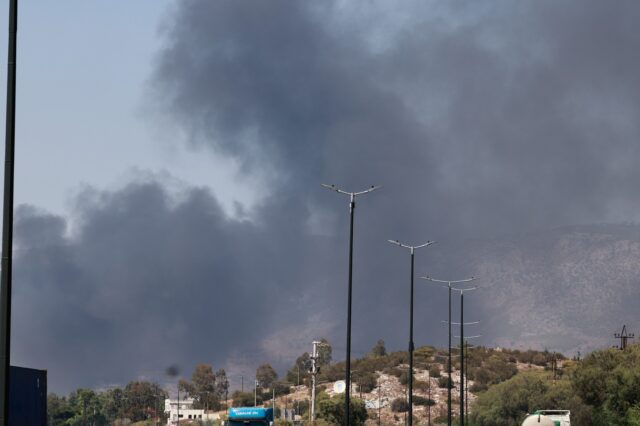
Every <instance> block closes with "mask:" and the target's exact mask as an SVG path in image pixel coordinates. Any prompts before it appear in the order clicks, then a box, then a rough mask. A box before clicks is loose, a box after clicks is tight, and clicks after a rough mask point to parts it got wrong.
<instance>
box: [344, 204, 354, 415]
mask: <svg viewBox="0 0 640 426" xmlns="http://www.w3.org/2000/svg"><path fill="white" fill-rule="evenodd" d="M355 209H356V200H355V196H354V195H353V194H351V201H350V202H349V215H350V225H349V295H348V297H347V300H348V301H347V303H348V306H347V355H346V369H347V371H346V372H345V381H346V385H347V391H346V392H345V393H344V412H345V420H344V421H345V425H346V426H348V425H349V419H350V414H351V413H350V411H351V401H350V399H351V296H352V292H353V291H352V290H353V214H354V211H355Z"/></svg>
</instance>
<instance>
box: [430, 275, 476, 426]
mask: <svg viewBox="0 0 640 426" xmlns="http://www.w3.org/2000/svg"><path fill="white" fill-rule="evenodd" d="M422 278H423V279H425V280H428V281H431V282H434V283H441V284H446V286H442V287H444V288H446V289H448V290H449V321H448V325H449V360H448V363H447V373H448V376H447V377H448V379H449V380H448V383H447V425H448V426H451V425H452V420H453V419H452V417H451V416H452V412H451V386H452V383H453V380H452V379H451V324H452V323H451V290H452V289H453V287H452V286H451V285H452V284H461V283H468V282H470V281H473V280H474V279H475V278H474V277H471V278H466V279H464V280H456V281H447V280H437V279H435V278H431V277H422Z"/></svg>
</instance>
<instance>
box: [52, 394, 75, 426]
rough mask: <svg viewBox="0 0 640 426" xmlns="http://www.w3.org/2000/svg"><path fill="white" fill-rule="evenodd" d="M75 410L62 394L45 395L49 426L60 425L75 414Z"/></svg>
mask: <svg viewBox="0 0 640 426" xmlns="http://www.w3.org/2000/svg"><path fill="white" fill-rule="evenodd" d="M75 414H76V413H75V411H74V410H73V408H72V407H71V405H70V404H69V401H67V398H65V397H64V396H62V397H60V396H58V395H56V394H55V393H50V394H49V395H47V415H48V417H49V426H62V425H64V424H65V423H66V422H67V420H69V419H71V418H72V417H73V416H74V415H75Z"/></svg>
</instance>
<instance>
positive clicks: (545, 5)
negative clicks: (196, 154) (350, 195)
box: [14, 0, 640, 390]
mask: <svg viewBox="0 0 640 426" xmlns="http://www.w3.org/2000/svg"><path fill="white" fill-rule="evenodd" d="M639 12H640V5H637V4H636V3H634V2H622V3H618V4H617V5H616V7H615V8H614V7H611V5H608V4H604V3H601V2H595V1H590V2H581V3H580V4H578V3H575V2H563V3H558V2H552V1H538V2H530V3H526V4H523V3H513V2H507V1H504V2H492V3H491V5H486V4H483V5H479V4H469V5H465V4H462V3H457V2H453V3H452V2H441V1H431V2H407V3H403V5H402V6H401V7H399V6H397V5H394V7H393V8H392V7H391V6H388V4H386V3H385V2H339V1H336V2H323V3H322V4H318V3H315V2H296V1H274V2H268V3H267V2H251V1H238V0H234V1H218V2H210V1H206V0H183V1H180V2H176V3H175V5H174V7H173V9H172V13H171V14H170V15H168V16H167V19H166V22H165V24H164V26H163V32H162V37H163V40H164V47H163V49H162V50H161V51H160V52H159V53H158V57H157V64H156V69H155V73H154V75H153V76H152V83H151V84H152V87H153V96H151V97H150V99H149V102H153V103H155V104H157V105H159V109H160V110H161V111H162V113H163V117H162V118H163V119H168V120H170V121H171V122H172V123H174V124H175V125H176V126H178V127H180V128H181V129H183V130H184V132H185V133H186V134H188V135H190V138H189V140H188V144H189V147H190V148H192V149H199V150H202V151H203V152H204V151H205V150H211V151H212V152H214V153H215V154H216V155H219V156H224V157H227V158H233V159H234V160H236V161H239V162H240V164H241V165H242V168H241V173H242V174H243V175H247V176H252V177H254V178H257V179H260V180H261V181H262V182H264V183H265V186H266V187H268V193H267V194H266V195H265V197H264V198H263V199H262V200H260V201H259V202H258V203H257V204H256V205H255V206H254V207H253V208H252V209H251V210H249V211H243V212H242V214H239V215H238V216H236V217H229V216H227V215H225V214H224V213H223V211H222V210H221V209H220V207H219V204H218V201H217V200H216V199H215V198H214V197H213V196H212V195H211V193H210V192H209V191H208V190H207V189H206V188H184V190H183V193H182V194H181V195H180V196H179V197H175V196H171V195H169V192H168V190H167V189H166V188H165V186H164V184H163V183H162V181H161V180H153V179H152V180H150V181H145V182H132V183H131V184H130V185H128V186H126V187H124V188H121V189H118V190H112V191H100V190H90V191H88V192H87V193H85V194H83V195H82V196H81V197H79V198H78V200H77V213H76V214H77V216H78V218H80V225H79V226H78V228H77V229H76V230H75V231H74V233H73V235H72V236H67V235H66V233H65V232H66V226H67V225H66V223H67V222H66V219H65V218H61V217H54V216H51V215H49V214H47V213H46V212H40V211H37V210H34V209H32V208H26V207H25V208H22V209H21V210H19V212H18V217H17V219H18V221H17V230H16V237H17V245H18V248H19V250H20V251H19V253H18V256H17V259H16V262H17V265H16V290H15V291H16V296H15V297H16V302H15V308H14V318H15V319H14V325H15V332H14V358H17V359H18V360H23V361H24V362H23V364H30V365H34V366H41V367H43V368H48V369H49V370H50V376H51V377H52V381H53V383H54V389H55V387H58V388H60V389H65V390H68V389H70V388H71V387H73V386H76V385H97V384H104V383H110V382H112V381H119V380H126V379H128V378H131V377H132V376H136V375H148V376H151V377H153V376H154V375H156V374H158V373H157V372H158V371H160V372H161V371H163V368H164V367H166V366H167V365H169V364H172V363H175V362H177V363H179V364H181V365H189V364H193V363H195V362H200V361H210V362H213V363H214V364H215V365H216V366H218V365H223V364H225V363H228V365H231V366H232V367H233V366H235V368H238V369H240V365H243V364H244V363H247V364H251V363H252V362H253V361H254V360H255V359H256V358H257V359H259V360H265V358H269V360H270V361H272V362H273V363H274V364H279V365H283V364H286V363H288V362H290V360H291V359H292V357H295V355H297V354H299V353H300V352H302V351H304V350H309V347H308V344H309V342H310V341H311V339H312V338H315V337H319V336H321V335H323V336H326V337H329V338H330V340H331V341H332V342H333V343H334V345H335V351H334V356H335V357H336V358H341V357H342V356H343V348H342V345H343V340H344V327H343V323H344V317H345V314H344V312H345V305H346V301H345V295H346V288H345V285H346V272H347V269H346V268H347V264H346V262H347V259H346V254H347V226H348V223H347V219H348V215H347V213H348V209H347V200H346V199H344V198H338V196H337V195H335V194H332V193H329V192H327V191H324V190H322V189H321V188H320V186H319V184H320V183H321V182H326V183H335V184H338V185H339V186H344V187H346V188H347V189H353V190H359V189H362V188H364V187H367V186H369V185H371V184H382V185H384V188H383V189H382V190H381V191H379V192H377V193H374V194H371V195H367V196H366V197H363V198H362V199H360V200H358V207H357V209H356V214H357V217H356V256H355V292H354V296H355V298H356V300H355V304H354V324H353V329H354V339H355V340H354V344H355V347H356V348H359V350H362V351H364V350H367V349H368V348H369V347H370V346H371V345H372V344H373V342H375V341H376V340H377V339H378V338H384V339H385V340H387V342H388V345H389V346H390V347H405V346H406V336H405V330H406V322H407V320H408V313H407V312H406V306H407V304H408V289H407V285H408V266H409V265H408V262H409V259H408V256H407V254H406V253H404V252H402V251H400V250H399V249H398V248H397V247H392V246H390V245H389V244H387V243H386V240H387V239H388V238H394V239H395V238H398V239H400V240H406V241H407V242H409V243H412V242H415V243H420V242H423V241H424V240H427V239H429V240H438V241H439V244H438V245H435V246H433V247H429V248H427V249H423V251H421V252H419V253H418V258H417V259H418V260H417V273H418V274H421V275H427V274H428V275H432V276H437V277H442V278H447V277H451V278H453V279H456V278H460V277H465V276H467V275H471V274H478V275H480V276H481V278H482V280H483V281H484V284H485V287H486V288H485V289H484V290H482V292H483V293H480V292H478V294H477V295H473V296H470V297H469V302H468V307H469V314H468V318H471V319H475V318H473V317H476V318H479V319H482V320H484V321H485V324H486V325H483V326H482V327H481V328H482V329H481V330H480V331H479V332H480V333H481V334H483V335H485V336H486V338H485V342H486V343H487V344H493V343H500V342H509V343H514V344H524V345H526V344H528V343H532V344H536V345H545V344H549V345H551V344H558V345H560V344H561V343H556V341H557V339H556V337H554V336H556V335H557V334H560V335H562V333H565V332H567V330H569V331H571V330H573V327H576V329H577V330H580V334H578V337H579V339H578V340H579V341H576V342H575V343H574V342H570V344H567V345H568V346H565V347H560V348H558V349H563V350H566V349H572V348H577V347H583V342H585V341H588V342H589V343H587V345H589V344H595V343H591V342H595V341H593V340H591V339H592V338H593V335H594V333H598V335H599V333H600V332H601V330H593V329H591V328H589V327H587V326H586V325H585V324H587V323H588V322H585V323H581V322H580V319H581V318H582V317H581V316H580V315H585V316H589V315H590V312H589V311H588V310H584V309H581V308H580V307H577V308H576V306H573V307H572V310H571V312H572V313H571V316H567V317H562V318H560V317H558V318H556V319H553V320H552V321H553V324H555V325H554V326H553V327H550V328H549V327H546V328H544V327H541V328H544V330H545V333H547V332H548V333H552V334H554V333H555V334H554V336H551V337H549V338H548V340H545V339H547V337H545V336H541V335H535V333H534V334H533V335H532V334H531V333H532V331H531V330H534V329H536V328H537V327H535V326H533V325H532V324H531V323H529V324H524V323H523V324H520V323H517V321H515V320H514V319H513V318H514V316H505V315H507V314H505V312H508V311H510V310H518V309H520V307H522V306H525V305H528V304H530V303H531V302H532V300H533V301H534V302H535V303H543V302H545V301H548V297H547V294H546V293H545V294H540V293H536V294H531V293H527V292H524V291H520V290H523V289H528V290H530V291H531V292H537V291H538V290H536V289H539V291H544V290H545V289H548V288H550V287H547V286H546V283H547V282H546V281H545V286H543V285H542V284H541V280H539V279H536V278H538V277H540V278H544V280H553V281H555V280H560V281H561V282H562V283H563V284H564V286H563V287H562V288H565V289H567V293H566V294H561V295H560V296H559V297H560V298H562V297H568V296H567V295H571V289H580V288H582V287H579V286H577V283H579V282H584V281H583V277H584V276H585V275H587V274H591V273H593V271H592V270H591V269H589V268H590V267H593V266H592V265H591V266H589V265H587V266H589V267H586V266H585V269H583V270H576V269H572V270H570V271H567V270H566V265H567V264H565V263H561V264H558V265H557V269H556V270H555V272H554V274H556V275H548V274H546V272H544V271H547V270H548V268H549V264H550V263H549V262H551V263H553V262H554V261H555V262H558V261H559V260H561V259H563V258H562V257H560V256H559V257H553V256H552V257H545V256H542V255H539V254H540V253H545V252H546V250H547V249H546V247H547V245H548V244H555V243H557V242H558V241H560V240H562V238H559V237H558V238H556V237H553V238H552V239H551V240H549V241H551V242H548V241H546V240H544V238H543V237H540V238H533V239H532V238H525V237H522V238H520V237H518V238H514V239H511V240H509V241H507V242H506V240H505V239H506V238H507V237H508V236H513V235H526V234H527V233H531V232H534V231H540V230H548V229H553V228H557V227H560V226H565V225H576V224H584V223H601V222H618V221H637V220H638V214H637V212H638V211H640V209H639V207H640V202H639V201H640V198H639V197H637V195H636V189H635V188H634V183H636V182H638V180H639V178H640V176H639V174H640V169H639V168H638V167H637V166H636V164H635V163H636V162H635V159H636V158H638V155H639V154H640V152H639V150H640V145H638V143H637V140H638V137H639V136H640V129H638V124H637V123H640V121H639V120H638V118H639V117H638V116H639V111H640V93H639V90H640V60H638V57H637V55H636V54H635V52H637V49H638V44H639V41H640V40H639V37H640V36H639V35H638V33H637V31H636V30H635V23H636V22H637V18H638V17H639ZM212 185H213V186H215V185H224V183H223V182H213V183H212ZM629 229H634V228H629ZM567 232H568V231H567ZM568 234H571V233H570V232H568ZM538 235H548V234H544V233H542V234H538ZM571 235H572V234H571ZM563 238H564V237H563ZM567 238H569V239H571V238H573V237H571V236H569V237H567ZM612 238H613V237H612ZM614 240H615V241H613V240H612V241H611V242H610V244H609V245H599V244H600V242H601V241H600V240H599V239H598V237H594V236H591V237H588V236H587V237H585V238H584V239H583V240H581V241H582V242H581V243H580V244H577V243H576V244H573V243H572V244H570V245H569V247H572V250H571V254H566V253H565V254H566V255H567V256H570V257H571V259H574V260H575V257H576V256H577V257H578V258H580V257H581V256H586V255H588V253H593V251H594V250H600V249H601V248H602V247H605V248H606V249H605V254H602V256H603V257H602V258H600V259H606V256H610V257H611V259H613V260H614V261H613V263H609V262H608V261H606V260H602V262H603V264H608V265H610V264H622V263H624V264H628V263H627V262H630V259H632V258H633V253H635V250H636V249H635V248H634V247H635V246H633V244H631V243H629V244H631V245H632V246H633V247H631V246H630V248H629V250H628V251H623V252H620V251H618V250H617V249H616V247H619V245H618V244H622V243H619V242H616V241H625V237H624V236H616V237H615V238H614ZM514 241H515V242H514ZM571 241H573V242H574V243H575V240H571ZM510 244H511V245H510ZM532 244H533V245H534V246H535V245H536V244H539V246H535V247H532V246H531V245H532ZM550 252H551V251H550ZM534 253H535V254H534ZM582 272H584V274H585V275H583V274H582ZM612 273H614V274H623V275H624V276H625V280H627V281H625V282H627V284H625V285H622V286H620V287H619V290H620V291H621V292H623V294H625V293H624V292H633V291H635V290H633V285H632V284H631V283H633V282H635V281H636V280H637V277H638V275H637V274H634V273H633V271H632V269H628V270H627V269H625V270H624V272H620V270H619V269H614V270H612ZM514 277H518V278H517V279H516V278H514ZM523 277H524V278H523ZM616 277H618V275H616ZM569 278H570V279H569ZM602 278H603V279H604V277H602ZM563 280H564V281H563ZM483 281H480V282H479V284H480V285H481V286H482V285H483ZM515 282H517V283H521V284H518V286H519V287H517V288H515V287H513V286H514V285H515V284H514V283H515ZM418 285H420V286H421V287H420V288H419V290H418V292H417V310H418V313H417V317H416V321H417V325H416V341H417V342H419V343H435V344H442V343H443V340H442V338H443V336H444V330H443V329H442V327H440V324H439V322H440V320H441V319H444V317H445V315H446V311H445V307H444V303H443V302H444V301H445V294H444V290H442V291H441V290H440V289H438V288H431V287H427V285H426V284H422V283H418ZM616 285H617V284H616ZM589 289H590V290H589V291H593V296H592V297H591V296H589V297H586V298H584V299H580V298H578V299H576V298H571V297H569V298H567V299H564V300H566V301H567V303H569V302H571V303H574V304H576V303H579V304H580V305H581V306H582V305H583V304H587V303H589V302H590V301H592V300H593V299H594V298H598V299H599V300H605V301H611V303H612V304H613V301H615V300H617V299H615V298H614V297H613V296H612V293H613V291H612V290H611V288H603V287H597V286H595V287H593V288H592V287H589ZM516 290H517V291H516ZM576 291H580V290H576ZM589 294H591V293H589ZM627 294H628V293H627ZM474 297H476V298H477V300H478V301H479V303H477V304H475V305H474V301H473V298H474ZM554 300H557V299H555V297H554ZM577 300H578V301H577ZM612 304H606V303H605V304H604V305H603V306H606V307H609V306H612ZM563 306H564V305H560V306H554V308H553V312H558V311H560V312H562V310H563ZM507 308H508V309H507ZM629 312H630V311H629ZM574 314H575V315H574ZM541 315H542V316H536V315H531V320H530V321H538V320H540V318H542V317H544V318H547V316H546V314H541ZM505 318H506V319H507V320H509V321H512V327H508V326H505V325H504V320H505ZM598 318H600V317H598ZM636 319H637V318H633V320H636ZM522 321H524V322H525V323H526V321H528V319H526V318H525V319H522ZM620 321H622V319H621V320H620ZM628 322H629V323H631V322H632V321H631V320H630V321H628ZM581 324H582V325H581ZM525 325H526V326H527V327H528V328H527V327H525ZM556 325H557V327H559V329H557V328H554V327H556ZM547 342H550V343H547ZM585 348H586V346H585ZM45 354H46V355H45ZM80 360H82V361H80ZM43 364H45V365H43ZM244 371H245V373H248V372H249V370H244Z"/></svg>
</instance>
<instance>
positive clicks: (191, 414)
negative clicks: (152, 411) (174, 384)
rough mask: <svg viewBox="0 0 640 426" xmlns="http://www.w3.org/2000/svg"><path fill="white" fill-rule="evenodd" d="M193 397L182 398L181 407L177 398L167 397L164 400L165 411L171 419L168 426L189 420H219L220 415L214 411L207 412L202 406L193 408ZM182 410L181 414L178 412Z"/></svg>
mask: <svg viewBox="0 0 640 426" xmlns="http://www.w3.org/2000/svg"><path fill="white" fill-rule="evenodd" d="M193 402H194V400H193V398H185V399H181V400H180V407H178V400H177V399H165V400H164V412H165V413H167V415H168V417H169V420H168V421H167V425H168V426H173V425H177V424H178V420H180V423H182V422H184V423H187V424H188V423H189V420H192V421H193V420H218V419H219V418H220V416H219V415H218V414H214V413H205V412H204V409H202V408H197V409H196V408H193ZM178 408H180V410H178ZM178 412H180V414H178ZM178 416H179V417H178Z"/></svg>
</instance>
